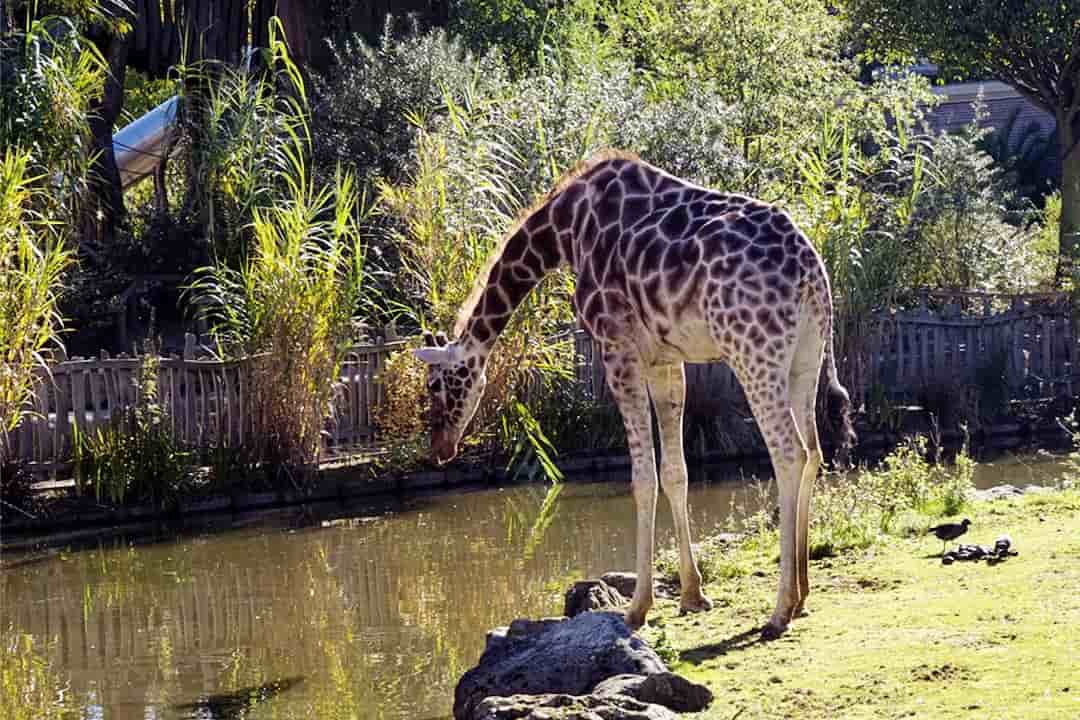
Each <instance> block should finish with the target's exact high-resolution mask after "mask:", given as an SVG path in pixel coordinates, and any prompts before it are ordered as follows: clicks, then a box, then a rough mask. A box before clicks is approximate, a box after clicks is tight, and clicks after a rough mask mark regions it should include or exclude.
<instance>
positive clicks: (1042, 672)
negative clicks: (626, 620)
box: [645, 492, 1080, 720]
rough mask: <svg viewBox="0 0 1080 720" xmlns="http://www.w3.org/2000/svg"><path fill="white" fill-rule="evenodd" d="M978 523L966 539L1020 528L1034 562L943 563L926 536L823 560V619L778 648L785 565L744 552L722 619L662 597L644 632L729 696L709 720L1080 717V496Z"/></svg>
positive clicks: (1032, 499) (1024, 551)
mask: <svg viewBox="0 0 1080 720" xmlns="http://www.w3.org/2000/svg"><path fill="white" fill-rule="evenodd" d="M968 516H969V517H971V518H972V520H973V525H972V528H971V531H970V532H969V533H968V535H967V536H965V538H964V541H965V542H979V543H982V544H990V545H992V544H993V541H994V539H995V538H996V537H997V536H998V535H1000V534H1002V533H1008V534H1009V535H1010V536H1011V537H1012V540H1013V546H1014V548H1015V549H1017V550H1018V551H1019V552H1020V555H1019V556H1018V557H1013V558H1009V559H1008V560H1007V561H1005V562H1002V563H1000V564H997V565H994V566H988V565H987V564H986V563H985V562H979V563H974V562H971V563H956V564H954V565H951V566H944V565H942V564H941V563H940V561H939V560H938V558H937V553H939V552H940V549H941V543H940V542H938V541H937V540H935V539H934V538H933V537H927V538H913V539H892V540H889V541H887V542H886V543H884V544H881V545H878V546H875V547H873V548H871V549H869V550H867V551H862V552H858V553H850V554H847V555H845V556H843V557H839V558H828V559H824V560H820V561H815V562H812V563H811V584H812V594H811V596H810V601H809V604H808V610H809V615H807V616H806V617H804V618H801V619H799V620H798V621H796V623H795V624H793V626H792V629H791V630H790V631H789V632H788V634H787V635H786V636H785V637H783V638H781V639H780V640H778V641H776V642H772V643H767V644H763V643H761V642H760V641H759V640H758V633H757V631H756V626H757V625H758V624H760V623H762V622H764V621H765V620H766V619H767V618H768V614H769V612H770V610H771V605H772V601H773V599H774V593H775V588H776V586H775V582H776V572H777V567H776V560H775V555H774V552H773V551H768V552H766V553H758V554H757V555H755V554H754V552H753V551H752V550H738V551H735V557H733V558H732V560H733V561H735V562H736V563H737V565H738V566H741V567H743V568H746V569H747V570H748V572H747V574H745V575H741V576H737V577H734V578H727V579H723V580H719V581H716V582H714V583H713V584H712V585H710V586H709V587H708V588H707V592H708V593H709V594H710V595H711V597H712V598H713V600H714V601H717V602H716V608H715V609H714V610H713V611H712V612H709V613H707V614H704V615H696V616H685V617H678V615H677V601H672V600H662V601H660V603H659V605H658V608H657V610H658V612H657V613H656V615H655V618H656V621H655V622H654V623H651V627H649V628H647V629H646V631H645V634H646V636H647V637H648V638H649V640H650V641H652V642H653V643H654V644H657V645H659V646H660V648H662V650H663V651H664V652H666V653H667V654H668V655H669V656H670V657H677V658H678V661H677V662H676V663H675V667H674V668H673V669H674V670H676V671H677V672H680V673H682V674H684V675H686V676H688V677H690V678H691V679H694V680H697V681H699V682H703V683H705V684H707V685H708V686H709V687H710V688H711V689H712V690H713V692H714V693H715V694H716V702H714V703H713V705H712V707H711V708H710V709H709V710H708V711H707V712H705V713H703V714H702V715H701V716H700V717H703V718H725V719H730V718H735V717H738V718H743V719H749V718H780V717H792V718H823V719H824V718H942V717H953V718H980V719H981V718H1017V719H1019V718H1023V719H1024V720H1033V719H1036V718H1047V719H1050V718H1053V719H1054V720H1058V719H1060V718H1075V717H1080V494H1078V493H1076V492H1072V493H1065V494H1059V495H1053V496H1026V497H1024V498H1022V499H1018V500H1012V501H997V502H994V503H983V504H980V505H979V506H978V507H976V508H974V509H972V510H971V512H970V513H968ZM755 570H758V571H760V570H765V571H766V572H764V573H761V572H757V574H754V571H755Z"/></svg>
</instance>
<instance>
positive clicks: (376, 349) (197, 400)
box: [9, 335, 405, 472]
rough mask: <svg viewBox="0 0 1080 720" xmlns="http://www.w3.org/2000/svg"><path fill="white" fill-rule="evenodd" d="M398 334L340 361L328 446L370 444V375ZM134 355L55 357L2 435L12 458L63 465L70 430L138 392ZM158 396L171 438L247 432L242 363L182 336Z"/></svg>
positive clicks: (46, 466)
mask: <svg viewBox="0 0 1080 720" xmlns="http://www.w3.org/2000/svg"><path fill="white" fill-rule="evenodd" d="M404 344H405V341H403V340H391V341H386V342H379V343H377V344H372V345H362V346H356V347H354V348H351V349H350V350H349V351H348V353H347V354H346V356H345V359H344V362H343V363H342V366H341V373H340V378H339V381H340V382H339V386H338V388H337V392H336V393H335V401H334V416H333V417H332V418H330V419H328V421H327V423H326V433H325V435H324V444H325V446H326V447H327V449H328V450H334V449H337V448H343V447H350V446H358V445H365V444H370V443H371V442H373V441H374V439H375V423H374V421H373V418H372V412H373V410H374V408H375V407H377V405H378V403H379V402H380V401H381V399H382V395H383V388H382V385H381V384H380V383H379V382H378V381H377V377H378V374H379V372H380V371H381V369H382V367H383V364H384V363H385V361H386V358H387V357H388V356H389V355H390V353H392V352H394V351H395V350H398V349H400V348H401V347H403V346H404ZM140 364H141V360H140V359H139V358H137V357H128V356H120V357H116V358H112V357H109V356H108V354H107V353H102V357H100V358H91V359H84V358H78V357H76V358H72V359H61V360H60V361H59V362H56V363H54V364H53V365H52V366H51V367H50V372H49V374H48V376H45V377H42V378H41V381H40V382H39V383H38V385H37V393H36V396H35V398H34V402H33V407H31V408H30V410H31V415H30V416H29V417H28V418H26V419H25V420H24V421H23V422H22V423H21V424H20V425H19V427H18V428H17V429H16V430H15V432H14V433H13V435H12V437H11V438H10V439H9V442H10V451H11V453H12V457H13V459H15V460H20V461H23V462H27V463H30V464H31V467H32V469H34V470H35V471H37V472H51V471H54V470H57V469H60V468H62V467H63V466H64V465H65V464H66V463H67V462H69V461H70V458H71V450H72V443H73V440H74V437H75V434H76V433H82V434H87V433H93V432H95V431H96V430H97V429H98V428H100V427H104V426H106V425H108V424H109V423H110V422H111V421H112V418H113V416H114V414H115V413H117V412H118V411H121V410H122V409H124V408H129V407H132V406H133V405H134V404H135V402H136V399H137V397H136V396H137V393H138V387H137V379H138V375H139V366H140ZM158 393H159V402H160V404H161V405H162V407H164V408H165V409H166V418H167V421H168V423H169V425H170V428H171V430H172V432H173V435H174V436H175V438H176V439H177V441H178V442H179V443H180V444H181V445H182V446H185V447H192V448H210V447H240V446H242V445H243V444H244V442H245V438H246V437H247V435H248V434H249V433H250V432H251V418H250V415H249V410H250V389H249V380H248V370H247V368H246V367H245V363H244V362H242V361H237V360H219V359H214V358H211V357H199V356H198V354H197V351H196V349H195V344H194V338H193V337H192V336H190V335H189V336H188V342H187V348H186V349H185V352H184V354H183V355H182V356H171V357H162V358H160V360H159V371H158Z"/></svg>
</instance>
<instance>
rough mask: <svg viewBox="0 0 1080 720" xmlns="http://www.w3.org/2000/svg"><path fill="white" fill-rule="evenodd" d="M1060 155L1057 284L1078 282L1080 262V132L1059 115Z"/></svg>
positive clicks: (1062, 114)
mask: <svg viewBox="0 0 1080 720" xmlns="http://www.w3.org/2000/svg"><path fill="white" fill-rule="evenodd" d="M1057 115H1058V142H1059V145H1058V155H1059V157H1060V159H1061V227H1060V229H1059V233H1058V242H1059V252H1058V271H1057V284H1058V286H1061V285H1062V284H1063V283H1065V282H1067V281H1069V280H1072V281H1073V282H1075V281H1076V280H1077V279H1078V278H1077V277H1076V271H1077V261H1078V260H1080V143H1078V142H1077V141H1078V140H1080V138H1078V137H1077V129H1076V128H1075V127H1070V126H1069V124H1068V123H1067V122H1066V121H1065V113H1064V112H1058V113H1057Z"/></svg>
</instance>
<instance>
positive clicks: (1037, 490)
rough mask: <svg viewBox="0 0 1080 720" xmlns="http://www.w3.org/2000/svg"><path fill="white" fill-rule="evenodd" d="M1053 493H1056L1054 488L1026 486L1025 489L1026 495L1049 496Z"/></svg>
mask: <svg viewBox="0 0 1080 720" xmlns="http://www.w3.org/2000/svg"><path fill="white" fill-rule="evenodd" d="M1053 492H1055V491H1054V488H1052V487H1047V486H1046V485H1026V486H1025V487H1024V494H1025V495H1049V494H1051V493H1053Z"/></svg>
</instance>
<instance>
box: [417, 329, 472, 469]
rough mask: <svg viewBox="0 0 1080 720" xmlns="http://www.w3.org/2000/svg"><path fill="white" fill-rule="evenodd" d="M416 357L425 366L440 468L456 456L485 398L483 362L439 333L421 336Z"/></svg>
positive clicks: (433, 441)
mask: <svg viewBox="0 0 1080 720" xmlns="http://www.w3.org/2000/svg"><path fill="white" fill-rule="evenodd" d="M414 352H415V353H416V357H418V358H419V359H421V360H423V361H424V362H426V363H427V364H428V394H429V395H430V403H431V406H430V413H429V416H428V418H429V421H430V425H431V454H432V456H433V458H434V460H435V462H437V463H438V464H439V465H442V464H444V463H448V462H450V461H451V460H453V459H454V456H456V455H457V448H458V443H460V442H461V436H462V435H463V434H464V433H465V428H466V426H468V424H469V421H470V420H472V417H473V415H475V414H476V407H477V405H479V404H480V398H481V397H482V396H483V394H484V384H485V383H486V382H487V379H486V378H485V377H484V358H483V357H480V356H478V355H476V354H474V353H470V352H468V351H467V350H466V348H465V347H464V346H463V345H462V344H461V343H458V342H447V339H446V336H445V335H443V334H442V333H439V334H438V335H434V336H433V335H432V334H431V333H424V347H422V348H417V349H416V350H415V351H414Z"/></svg>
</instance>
